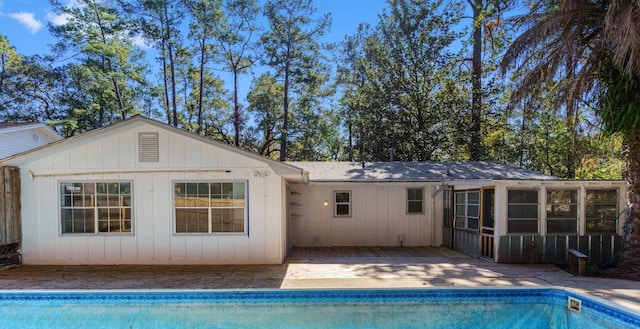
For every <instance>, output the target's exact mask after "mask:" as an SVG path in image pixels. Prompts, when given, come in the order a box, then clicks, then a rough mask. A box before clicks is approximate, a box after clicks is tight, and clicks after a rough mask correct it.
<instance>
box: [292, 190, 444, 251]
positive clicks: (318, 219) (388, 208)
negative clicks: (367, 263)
mask: <svg viewBox="0 0 640 329" xmlns="http://www.w3.org/2000/svg"><path fill="white" fill-rule="evenodd" d="M410 187H414V188H424V213H423V214H407V188H410ZM335 191H351V198H352V200H351V207H352V208H351V216H349V217H336V216H334V209H335V208H334V207H335V205H334V192H335ZM440 192H441V191H440V187H439V186H436V185H432V184H426V183H424V184H421V183H313V182H312V183H311V184H310V185H301V184H293V185H291V192H290V203H289V205H288V206H289V213H290V214H289V216H291V218H290V223H291V227H290V229H291V232H290V234H289V236H290V238H291V243H292V245H293V246H294V247H329V246H400V241H399V240H400V237H401V236H402V239H403V243H402V245H404V246H439V245H441V244H442V199H441V194H442V193H440ZM434 194H435V199H434ZM325 201H327V203H328V205H327V206H325V205H324V204H325ZM434 207H435V208H434Z"/></svg>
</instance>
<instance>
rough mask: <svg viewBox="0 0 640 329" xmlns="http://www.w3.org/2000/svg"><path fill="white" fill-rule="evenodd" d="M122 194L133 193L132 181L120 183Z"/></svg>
mask: <svg viewBox="0 0 640 329" xmlns="http://www.w3.org/2000/svg"><path fill="white" fill-rule="evenodd" d="M120 194H131V183H120Z"/></svg>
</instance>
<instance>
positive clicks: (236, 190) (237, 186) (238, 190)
mask: <svg viewBox="0 0 640 329" xmlns="http://www.w3.org/2000/svg"><path fill="white" fill-rule="evenodd" d="M233 198H234V199H236V200H239V199H244V183H242V182H236V183H233Z"/></svg>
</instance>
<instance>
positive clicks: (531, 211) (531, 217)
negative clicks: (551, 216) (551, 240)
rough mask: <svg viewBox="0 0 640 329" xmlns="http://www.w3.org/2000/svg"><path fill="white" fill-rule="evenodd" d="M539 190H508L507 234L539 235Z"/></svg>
mask: <svg viewBox="0 0 640 329" xmlns="http://www.w3.org/2000/svg"><path fill="white" fill-rule="evenodd" d="M538 208H539V206H538V190H533V189H529V190H515V189H513V190H511V189H510V190H507V233H525V234H538V228H539V225H538V221H539V218H540V217H539V216H538Z"/></svg>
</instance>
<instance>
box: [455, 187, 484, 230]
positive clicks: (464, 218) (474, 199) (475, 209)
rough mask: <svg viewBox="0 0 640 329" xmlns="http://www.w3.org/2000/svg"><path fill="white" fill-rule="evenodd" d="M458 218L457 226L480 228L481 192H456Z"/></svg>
mask: <svg viewBox="0 0 640 329" xmlns="http://www.w3.org/2000/svg"><path fill="white" fill-rule="evenodd" d="M455 198H456V205H455V207H456V220H455V227H457V228H464V229H470V230H478V222H479V218H480V192H479V191H464V192H456V196H455Z"/></svg>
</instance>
